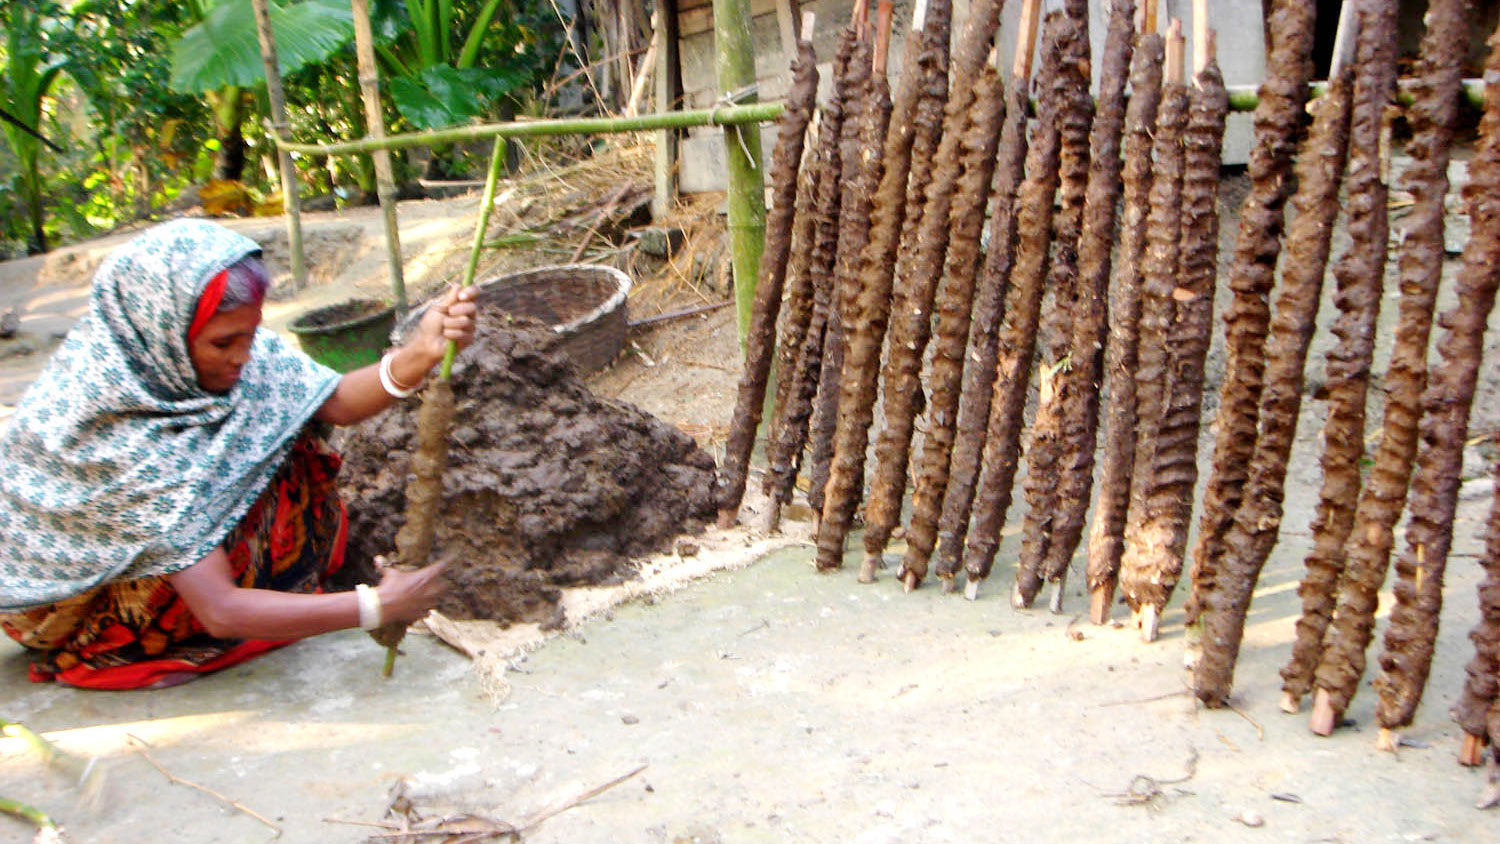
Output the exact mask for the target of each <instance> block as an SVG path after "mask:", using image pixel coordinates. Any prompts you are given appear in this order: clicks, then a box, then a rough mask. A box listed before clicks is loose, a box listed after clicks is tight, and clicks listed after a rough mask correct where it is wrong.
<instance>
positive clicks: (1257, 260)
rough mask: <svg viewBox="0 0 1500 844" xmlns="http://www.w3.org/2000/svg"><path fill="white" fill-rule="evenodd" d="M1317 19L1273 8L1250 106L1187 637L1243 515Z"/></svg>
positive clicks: (1308, 8)
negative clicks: (1232, 526) (1261, 77)
mask: <svg viewBox="0 0 1500 844" xmlns="http://www.w3.org/2000/svg"><path fill="white" fill-rule="evenodd" d="M1315 12H1316V4H1314V3H1307V2H1304V0H1275V2H1274V4H1273V5H1272V8H1271V15H1270V18H1269V20H1268V21H1267V27H1266V32H1267V35H1268V38H1269V40H1270V44H1269V50H1268V52H1267V54H1266V79H1265V81H1264V82H1262V83H1261V86H1260V89H1259V97H1260V99H1259V103H1258V104H1257V105H1256V107H1255V118H1254V120H1255V142H1254V146H1253V147H1252V148H1251V150H1250V163H1249V169H1248V175H1249V177H1250V191H1249V193H1248V194H1246V196H1245V201H1244V204H1243V205H1241V207H1240V228H1239V231H1238V233H1237V234H1236V237H1235V246H1234V259H1233V262H1232V263H1231V265H1230V268H1229V287H1230V290H1231V291H1232V293H1233V298H1232V299H1231V301H1230V305H1229V308H1228V311H1227V312H1226V313H1225V315H1224V336H1225V344H1224V345H1225V370H1224V380H1223V383H1222V385H1221V386H1220V389H1219V409H1218V417H1217V421H1216V423H1215V427H1216V429H1217V430H1216V432H1215V436H1214V455H1213V469H1212V470H1211V472H1210V474H1209V478H1208V486H1207V488H1206V489H1205V491H1204V494H1203V511H1202V515H1201V517H1200V519H1199V522H1198V539H1197V541H1196V543H1195V544H1194V546H1193V563H1192V574H1191V581H1192V594H1191V595H1190V596H1189V598H1188V602H1187V608H1186V619H1185V623H1186V624H1187V626H1188V628H1189V630H1190V635H1196V634H1195V633H1193V632H1192V631H1193V628H1194V626H1195V624H1196V622H1197V618H1198V607H1199V606H1200V605H1201V603H1202V596H1203V595H1204V594H1205V593H1207V592H1209V591H1212V589H1213V588H1214V585H1215V577H1216V569H1217V565H1218V558H1219V556H1220V554H1221V553H1222V551H1223V537H1224V532H1225V531H1227V530H1228V529H1229V520H1230V519H1231V518H1233V517H1234V511H1235V509H1237V508H1238V507H1239V503H1240V497H1241V489H1242V487H1243V486H1244V483H1245V480H1246V473H1247V471H1248V469H1249V465H1250V452H1251V450H1252V449H1253V448H1254V447H1255V437H1256V430H1257V428H1256V426H1257V414H1258V413H1259V408H1260V390H1261V383H1262V378H1263V377H1264V373H1265V365H1266V361H1265V338H1266V331H1267V330H1268V328H1269V326H1270V319H1271V313H1270V295H1271V288H1272V286H1273V284H1274V283H1275V280H1276V276H1275V274H1276V261H1277V258H1278V257H1279V256H1280V254H1281V233H1282V227H1283V224H1284V213H1283V212H1284V210H1285V209H1284V206H1285V204H1286V199H1287V197H1288V196H1289V195H1290V194H1291V189H1292V186H1291V180H1290V178H1289V176H1290V175H1291V172H1292V155H1293V154H1294V153H1295V152H1296V148H1297V147H1296V144H1297V136H1298V130H1299V128H1300V126H1301V125H1302V119H1303V117H1304V111H1303V107H1304V106H1305V105H1306V103H1307V85H1308V82H1309V81H1310V80H1311V78H1312V73H1313V62H1312V48H1313V24H1314V18H1315Z"/></svg>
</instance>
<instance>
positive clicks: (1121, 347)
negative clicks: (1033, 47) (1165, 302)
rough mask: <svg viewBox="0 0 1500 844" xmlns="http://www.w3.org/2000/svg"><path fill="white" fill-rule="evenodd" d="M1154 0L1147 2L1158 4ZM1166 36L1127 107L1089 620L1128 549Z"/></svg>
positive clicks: (1151, 41) (1139, 59)
mask: <svg viewBox="0 0 1500 844" xmlns="http://www.w3.org/2000/svg"><path fill="white" fill-rule="evenodd" d="M1154 4H1155V0H1146V5H1154ZM1165 49H1166V48H1165V43H1164V41H1163V40H1162V37H1161V36H1160V35H1158V34H1156V33H1155V32H1149V31H1147V32H1145V34H1143V35H1142V36H1141V37H1140V39H1139V43H1138V44H1137V45H1136V49H1135V57H1134V60H1133V67H1132V68H1131V72H1130V90H1131V95H1130V102H1129V104H1128V105H1127V106H1126V108H1125V141H1124V147H1125V164H1124V169H1123V172H1122V181H1123V195H1122V199H1121V203H1120V205H1121V208H1120V213H1121V218H1120V231H1119V236H1118V239H1119V255H1118V257H1117V258H1116V260H1115V261H1114V263H1113V265H1112V266H1111V268H1110V282H1109V310H1108V323H1109V339H1108V343H1107V345H1106V347H1105V373H1106V378H1107V379H1108V381H1107V383H1108V386H1109V391H1108V399H1107V402H1106V404H1105V409H1104V463H1103V466H1102V468H1101V469H1100V474H1099V503H1098V505H1097V509H1096V511H1095V513H1094V521H1093V524H1092V525H1091V526H1090V528H1089V562H1088V584H1089V620H1090V621H1092V622H1093V623H1094V624H1105V623H1108V621H1109V609H1110V605H1111V604H1113V603H1114V598H1115V584H1116V583H1117V582H1118V580H1119V576H1120V556H1121V554H1123V553H1124V550H1125V513H1126V510H1127V508H1128V507H1129V505H1130V474H1131V466H1132V465H1133V464H1134V461H1135V412H1136V407H1135V406H1136V396H1135V369H1136V358H1137V356H1138V353H1139V349H1140V321H1141V270H1140V263H1141V254H1142V252H1143V251H1144V250H1145V242H1146V214H1147V211H1148V210H1149V204H1148V194H1149V193H1150V190H1151V139H1152V135H1153V134H1154V132H1155V128H1156V127H1155V124H1156V110H1157V107H1158V106H1159V105H1160V104H1161V77H1162V60H1163V54H1164V51H1165Z"/></svg>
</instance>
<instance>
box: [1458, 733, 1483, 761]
mask: <svg viewBox="0 0 1500 844" xmlns="http://www.w3.org/2000/svg"><path fill="white" fill-rule="evenodd" d="M1485 744H1487V742H1486V741H1485V737H1484V736H1476V735H1474V734H1473V733H1464V738H1463V743H1462V744H1460V745H1459V748H1458V764H1460V765H1464V766H1466V767H1470V768H1473V767H1476V766H1478V765H1482V764H1484V746H1485Z"/></svg>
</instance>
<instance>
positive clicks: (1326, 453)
mask: <svg viewBox="0 0 1500 844" xmlns="http://www.w3.org/2000/svg"><path fill="white" fill-rule="evenodd" d="M1393 7H1394V4H1387V3H1384V2H1381V3H1372V4H1371V5H1369V6H1367V7H1364V9H1363V11H1362V13H1361V17H1360V33H1359V46H1358V48H1357V49H1358V62H1357V63H1356V65H1357V69H1356V72H1355V79H1354V110H1353V114H1352V117H1351V123H1350V128H1349V149H1350V153H1349V177H1348V195H1349V208H1348V210H1349V222H1348V230H1349V235H1350V239H1351V241H1352V243H1351V244H1350V246H1349V249H1348V250H1347V251H1346V252H1345V253H1344V255H1343V256H1342V257H1341V258H1340V259H1339V262H1338V263H1337V264H1336V265H1335V266H1334V278H1335V280H1336V282H1337V292H1336V293H1335V295H1334V304H1335V305H1336V306H1337V307H1338V309H1339V316H1338V318H1337V319H1335V320H1334V323H1333V333H1334V336H1336V337H1337V338H1339V340H1340V342H1339V343H1337V344H1335V345H1334V346H1333V348H1332V349H1330V351H1329V353H1328V364H1327V374H1328V387H1327V390H1328V397H1329V403H1328V404H1329V410H1328V421H1327V422H1326V423H1325V425H1324V434H1323V458H1322V468H1323V484H1322V488H1321V489H1320V491H1319V498H1318V506H1317V510H1316V513H1315V515H1314V517H1313V523H1312V533H1313V548H1312V551H1311V552H1310V553H1309V554H1308V557H1307V561H1306V563H1305V565H1306V568H1307V570H1308V576H1307V577H1306V578H1305V579H1304V580H1303V583H1302V585H1301V588H1300V589H1299V592H1300V593H1301V595H1302V600H1303V615H1304V616H1310V617H1312V618H1316V619H1318V620H1317V621H1314V622H1313V623H1315V624H1324V623H1325V622H1322V621H1321V618H1319V617H1320V616H1327V615H1328V614H1329V613H1331V612H1332V610H1333V606H1334V594H1333V593H1334V590H1335V588H1336V584H1337V582H1338V579H1339V577H1341V576H1342V572H1343V570H1344V565H1345V560H1346V557H1345V554H1344V549H1345V544H1346V543H1347V541H1348V539H1349V537H1350V535H1351V532H1352V531H1353V530H1354V518H1355V510H1356V509H1357V508H1358V506H1359V488H1360V484H1361V483H1362V480H1363V479H1362V477H1361V475H1362V472H1361V465H1360V464H1361V461H1362V460H1363V458H1364V433H1365V399H1366V393H1367V391H1368V385H1369V370H1370V362H1371V359H1372V356H1373V351H1374V339H1375V338H1374V334H1375V325H1376V319H1377V318H1378V316H1379V313H1380V299H1381V294H1382V292H1383V289H1384V282H1385V268H1386V243H1387V241H1388V239H1389V234H1390V232H1389V228H1390V227H1389V223H1388V221H1387V210H1386V207H1387V202H1386V197H1387V194H1388V188H1387V184H1386V178H1387V177H1386V173H1385V172H1384V160H1385V154H1384V152H1385V149H1386V144H1385V143H1384V141H1385V138H1386V135H1385V126H1386V122H1385V121H1386V115H1387V105H1388V103H1389V102H1390V101H1391V100H1392V99H1394V97H1395V92H1396V89H1395V79H1396V71H1395V66H1394V48H1393V47H1392V46H1391V45H1392V44H1393V43H1394V37H1395V36H1394V31H1395V27H1394V24H1393V23H1392V21H1393V20H1394V18H1393V17H1392V16H1393V15H1394V14H1395V13H1394V11H1392V10H1391V9H1392V8H1393ZM1320 717H1321V716H1320Z"/></svg>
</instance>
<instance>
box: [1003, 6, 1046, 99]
mask: <svg viewBox="0 0 1500 844" xmlns="http://www.w3.org/2000/svg"><path fill="white" fill-rule="evenodd" d="M1041 22H1042V0H1025V2H1024V3H1022V4H1021V20H1020V22H1019V23H1018V24H1017V27H1018V28H1017V29H1016V57H1015V61H1014V62H1013V63H1012V64H1011V69H1010V78H1011V79H1012V80H1016V79H1030V78H1031V57H1032V54H1033V53H1035V52H1036V34H1037V30H1038V29H1039V28H1040V27H1041Z"/></svg>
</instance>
